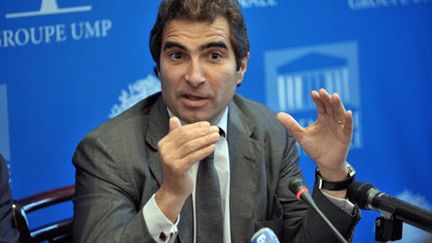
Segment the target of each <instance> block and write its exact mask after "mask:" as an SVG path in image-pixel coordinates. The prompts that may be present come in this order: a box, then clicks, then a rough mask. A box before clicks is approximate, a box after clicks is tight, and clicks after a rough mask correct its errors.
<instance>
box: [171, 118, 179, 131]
mask: <svg viewBox="0 0 432 243" xmlns="http://www.w3.org/2000/svg"><path fill="white" fill-rule="evenodd" d="M181 126H182V125H181V123H180V120H179V119H178V118H177V117H176V116H173V117H171V118H170V119H169V130H170V132H172V131H174V130H175V129H177V128H179V127H181Z"/></svg>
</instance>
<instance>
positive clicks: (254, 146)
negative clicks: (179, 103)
mask: <svg viewBox="0 0 432 243" xmlns="http://www.w3.org/2000/svg"><path fill="white" fill-rule="evenodd" d="M228 119H229V120H228V146H229V156H230V181H231V182H230V213H231V239H232V242H245V241H246V240H248V239H245V236H248V235H250V233H252V232H253V231H254V230H255V229H254V226H253V225H251V222H252V221H253V219H254V216H255V208H256V203H257V200H259V198H258V196H257V195H258V185H257V183H258V181H259V179H260V178H259V177H260V171H261V170H260V166H261V162H262V161H264V158H262V157H263V155H264V153H263V150H264V144H263V143H262V142H259V141H257V140H255V139H253V138H251V135H252V134H253V131H254V129H255V127H254V124H253V123H252V122H251V121H250V120H249V119H248V118H247V117H246V116H244V115H243V113H242V111H241V110H240V109H239V107H237V106H236V105H235V104H234V102H231V103H230V107H229V118H228ZM247 225H250V228H247V227H245V226H247Z"/></svg>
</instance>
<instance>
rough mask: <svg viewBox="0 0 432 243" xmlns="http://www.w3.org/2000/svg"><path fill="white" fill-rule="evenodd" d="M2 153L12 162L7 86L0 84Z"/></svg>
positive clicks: (0, 140)
mask: <svg viewBox="0 0 432 243" xmlns="http://www.w3.org/2000/svg"><path fill="white" fill-rule="evenodd" d="M0 153H1V154H2V155H3V157H4V158H5V159H6V160H8V161H9V160H10V145H9V116H8V102H7V89H6V84H0Z"/></svg>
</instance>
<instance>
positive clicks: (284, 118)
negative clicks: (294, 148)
mask: <svg viewBox="0 0 432 243" xmlns="http://www.w3.org/2000/svg"><path fill="white" fill-rule="evenodd" d="M276 118H277V119H278V120H279V122H280V123H281V124H282V125H283V126H284V127H285V128H286V129H287V130H288V132H289V133H290V134H291V135H292V136H293V137H294V138H295V139H296V140H300V139H301V137H302V135H303V130H304V129H303V127H302V126H300V124H298V122H297V121H296V120H295V119H294V118H293V117H292V116H290V115H288V114H286V113H284V112H280V113H279V114H277V116H276Z"/></svg>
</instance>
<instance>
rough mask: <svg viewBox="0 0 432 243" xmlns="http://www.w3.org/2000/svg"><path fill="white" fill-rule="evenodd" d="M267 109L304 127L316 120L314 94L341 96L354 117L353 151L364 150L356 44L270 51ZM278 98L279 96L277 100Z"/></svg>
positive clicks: (267, 75)
mask: <svg viewBox="0 0 432 243" xmlns="http://www.w3.org/2000/svg"><path fill="white" fill-rule="evenodd" d="M265 67H266V97H267V105H268V106H269V107H271V108H272V109H273V110H274V111H285V112H288V113H290V114H292V115H294V117H296V119H297V120H298V121H299V123H300V124H301V125H303V126H307V125H309V124H311V123H312V122H313V121H314V119H315V117H316V111H315V110H316V108H315V103H314V102H313V100H312V98H311V96H310V93H311V91H312V90H319V89H320V88H325V89H327V90H328V91H329V92H331V93H333V92H337V93H338V94H339V95H340V96H341V98H342V100H343V102H344V104H345V106H346V108H347V109H351V110H352V111H353V115H354V123H355V128H354V134H353V143H352V148H360V147H361V146H362V136H361V99H360V94H361V93H360V83H359V74H358V58H357V44H356V43H355V42H344V43H335V44H328V45H318V46H308V47H299V48H290V49H283V50H276V51H270V52H267V53H266V54H265ZM274 94H277V96H275V95H274Z"/></svg>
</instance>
